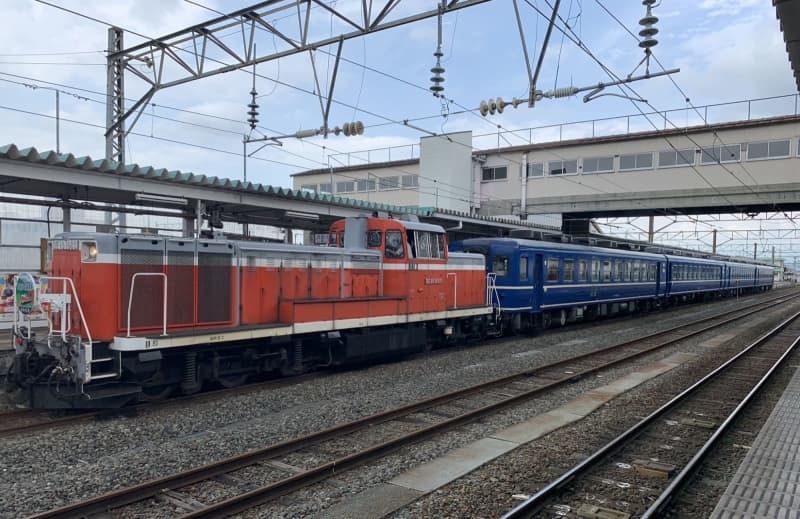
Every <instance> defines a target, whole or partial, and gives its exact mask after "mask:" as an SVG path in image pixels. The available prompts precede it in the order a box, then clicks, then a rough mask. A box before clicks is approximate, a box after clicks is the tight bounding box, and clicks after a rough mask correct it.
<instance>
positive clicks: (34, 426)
mask: <svg viewBox="0 0 800 519" xmlns="http://www.w3.org/2000/svg"><path fill="white" fill-rule="evenodd" d="M790 297H792V296H790V295H789V294H782V295H780V296H777V297H774V298H772V299H767V300H766V301H757V302H754V303H753V304H750V305H747V306H744V307H741V308H737V309H733V310H728V311H725V312H722V313H719V314H716V315H713V316H710V317H707V318H704V319H702V320H698V321H694V322H693V323H690V324H688V325H686V324H684V325H679V326H675V327H673V328H669V329H667V330H663V331H661V332H656V333H653V334H650V335H645V336H642V337H639V338H637V339H633V340H631V341H628V342H625V343H620V344H615V345H612V346H610V347H608V348H604V349H601V350H596V351H593V352H589V353H585V354H582V355H577V356H575V357H571V358H570V359H567V360H565V361H558V362H557V363H553V364H550V365H545V366H542V367H540V368H536V370H537V371H538V370H542V369H547V368H552V367H555V366H556V365H560V364H564V363H567V362H574V361H577V360H581V359H583V358H586V357H590V356H595V355H597V354H599V353H601V352H603V351H609V350H614V349H619V348H622V347H624V346H625V345H629V344H632V343H635V342H640V341H642V340H647V339H650V338H654V337H657V336H659V335H664V334H667V333H670V332H672V331H675V330H679V329H681V328H685V327H687V326H691V325H694V324H699V323H702V322H708V321H711V320H714V319H718V318H720V317H723V316H726V315H731V314H734V313H737V312H741V311H745V310H748V309H750V308H755V307H758V306H761V305H764V304H768V303H771V302H775V301H782V300H784V299H785V298H790ZM756 311H758V310H756ZM737 319H738V317H737ZM530 375H531V372H530V371H526V372H522V373H516V374H513V375H510V376H509V377H502V378H500V379H496V380H495V381H490V382H489V383H491V382H495V383H496V384H503V383H508V382H509V381H510V379H511V378H524V377H528V376H530ZM583 375H586V373H581V374H576V375H575V376H574V377H575V379H577V378H580V376H583ZM322 376H327V374H325V373H307V374H304V375H298V376H295V377H291V378H288V379H280V380H270V381H266V382H260V383H255V384H248V385H246V386H242V387H234V388H225V389H218V390H214V391H205V392H203V393H198V394H195V395H186V396H181V397H175V398H170V399H168V400H165V401H161V402H146V403H142V404H137V405H133V406H129V407H123V408H119V409H104V410H97V411H89V412H85V413H78V414H74V415H69V416H61V417H58V418H48V419H44V420H41V421H37V422H35V423H27V424H24V425H19V426H13V425H12V426H9V425H8V424H7V423H3V424H0V438H3V437H9V436H14V435H18V434H23V433H31V432H35V431H42V430H47V429H50V428H51V427H62V426H65V425H72V424H80V423H87V422H90V421H91V420H93V419H95V418H100V417H110V416H114V415H115V414H119V415H124V414H128V413H136V412H150V411H156V410H160V409H165V408H168V407H169V406H171V405H176V404H179V403H183V402H186V401H191V402H202V401H204V400H213V399H215V398H220V397H223V396H226V395H228V394H240V393H244V392H250V391H260V390H262V389H270V388H275V387H283V386H285V385H292V384H295V383H300V382H305V381H306V380H308V379H314V378H318V377H322ZM445 396H447V395H445ZM456 396H460V395H456ZM36 413H37V411H36V410H31V409H20V410H15V411H13V412H10V413H0V417H18V416H22V415H25V414H28V415H34V414H36Z"/></svg>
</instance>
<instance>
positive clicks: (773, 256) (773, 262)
mask: <svg viewBox="0 0 800 519" xmlns="http://www.w3.org/2000/svg"><path fill="white" fill-rule="evenodd" d="M772 264H773V265H775V246H774V245H773V246H772Z"/></svg>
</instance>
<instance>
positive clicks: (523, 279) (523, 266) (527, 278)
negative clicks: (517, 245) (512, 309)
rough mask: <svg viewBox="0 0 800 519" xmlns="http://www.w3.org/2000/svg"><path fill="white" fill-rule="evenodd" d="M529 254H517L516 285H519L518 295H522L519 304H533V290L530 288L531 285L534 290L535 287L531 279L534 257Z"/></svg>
mask: <svg viewBox="0 0 800 519" xmlns="http://www.w3.org/2000/svg"><path fill="white" fill-rule="evenodd" d="M531 256H532V255H531V254H530V253H528V252H520V255H519V285H518V286H519V287H520V295H521V296H522V297H520V298H519V302H520V306H532V305H533V290H531V286H532V287H533V288H534V290H535V289H536V283H535V282H534V279H533V276H534V272H535V271H536V269H535V268H534V259H533V258H532V257H531ZM523 294H524V295H523Z"/></svg>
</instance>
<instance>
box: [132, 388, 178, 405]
mask: <svg viewBox="0 0 800 519" xmlns="http://www.w3.org/2000/svg"><path fill="white" fill-rule="evenodd" d="M173 391H175V386H174V385H172V384H166V385H163V386H145V387H143V388H142V394H141V395H140V396H139V400H142V401H143V402H157V401H159V400H164V399H166V398H169V397H170V395H172V392H173Z"/></svg>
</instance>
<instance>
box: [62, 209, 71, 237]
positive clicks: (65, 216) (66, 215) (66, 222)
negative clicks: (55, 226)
mask: <svg viewBox="0 0 800 519" xmlns="http://www.w3.org/2000/svg"><path fill="white" fill-rule="evenodd" d="M61 223H62V228H63V229H64V232H71V231H72V209H71V208H70V207H62V208H61Z"/></svg>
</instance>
